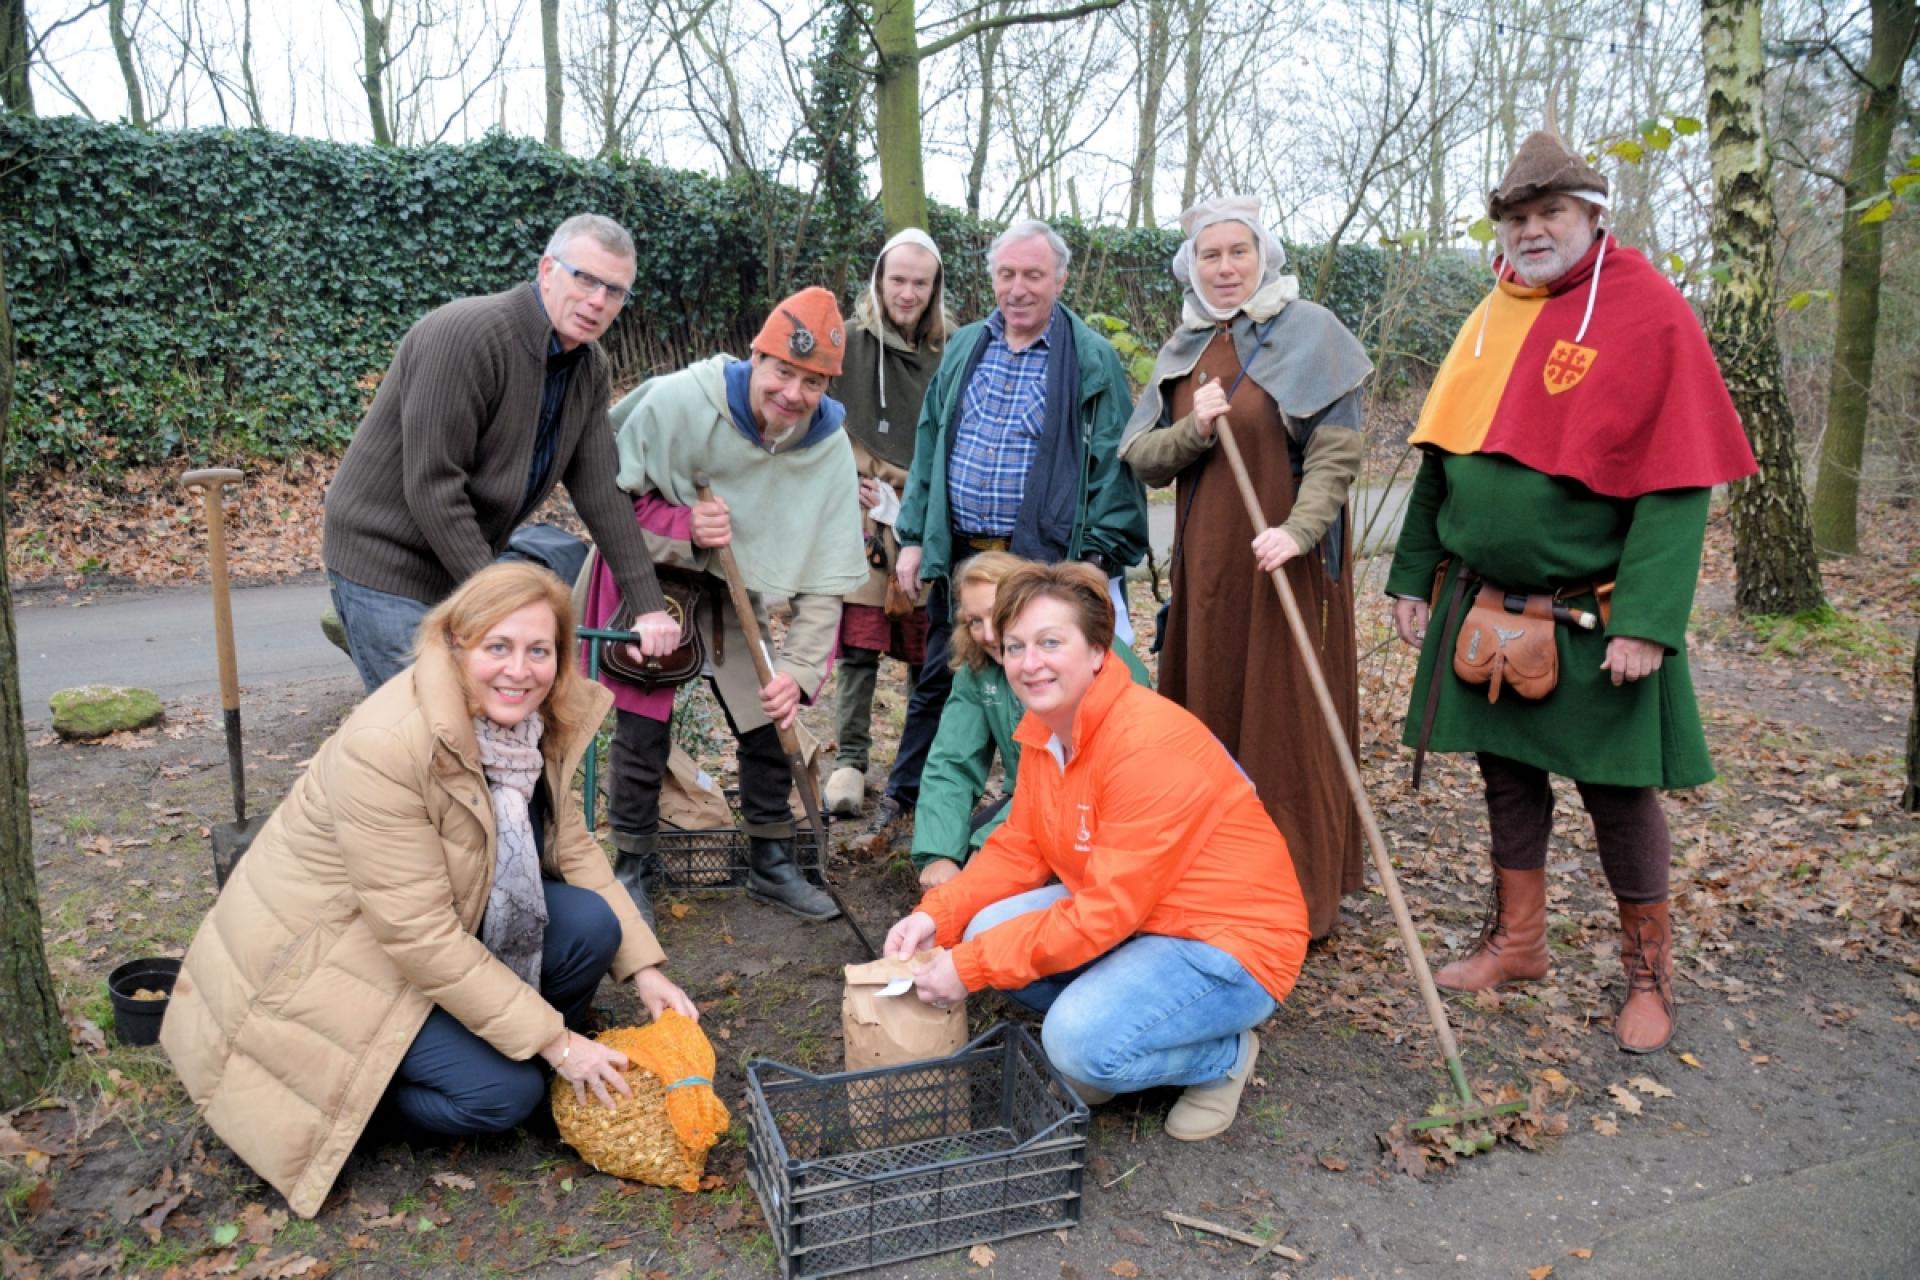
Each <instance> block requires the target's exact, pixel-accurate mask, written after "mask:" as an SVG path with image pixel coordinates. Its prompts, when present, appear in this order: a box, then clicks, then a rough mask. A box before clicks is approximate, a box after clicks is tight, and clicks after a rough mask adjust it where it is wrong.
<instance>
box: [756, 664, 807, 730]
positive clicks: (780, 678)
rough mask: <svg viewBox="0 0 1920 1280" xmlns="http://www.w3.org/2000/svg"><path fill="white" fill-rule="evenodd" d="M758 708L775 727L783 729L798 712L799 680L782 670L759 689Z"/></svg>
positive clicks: (790, 723) (791, 722)
mask: <svg viewBox="0 0 1920 1280" xmlns="http://www.w3.org/2000/svg"><path fill="white" fill-rule="evenodd" d="M760 709H761V710H762V711H764V712H766V713H767V719H769V720H771V721H773V723H774V725H775V727H777V728H781V729H785V728H787V727H789V726H790V725H792V724H793V722H794V720H795V718H796V717H798V716H799V714H800V682H799V681H797V680H795V679H794V678H793V677H792V676H790V675H788V674H787V673H786V672H784V671H782V672H781V673H780V674H778V675H776V676H775V677H774V678H773V679H772V680H771V681H769V682H768V683H767V684H766V685H765V686H764V687H763V688H762V689H761V690H760Z"/></svg>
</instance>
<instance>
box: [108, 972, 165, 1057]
mask: <svg viewBox="0 0 1920 1280" xmlns="http://www.w3.org/2000/svg"><path fill="white" fill-rule="evenodd" d="M179 976H180V962H179V961H178V960H166V959H161V958H159V957H157V956H156V957H154V958H152V959H148V960H129V961H127V962H126V963H125V964H123V965H121V966H120V967H119V968H118V969H115V970H114V971H113V972H112V973H110V974H108V975H107V994H108V995H110V996H112V997H113V1034H114V1036H115V1037H116V1038H117V1039H118V1040H119V1041H120V1043H121V1044H154V1043H156V1042H157V1041H158V1040H159V1039H160V1020H161V1019H162V1018H164V1017H166V1016H167V1002H168V1000H169V998H170V997H171V996H172V995H173V982H174V979H176V978H178V977H179ZM143 991H145V992H154V991H160V992H164V993H166V994H164V995H162V996H161V997H160V998H159V999H157V1000H156V999H154V998H153V996H151V995H148V996H147V997H146V998H145V999H141V998H140V995H139V993H140V992H143Z"/></svg>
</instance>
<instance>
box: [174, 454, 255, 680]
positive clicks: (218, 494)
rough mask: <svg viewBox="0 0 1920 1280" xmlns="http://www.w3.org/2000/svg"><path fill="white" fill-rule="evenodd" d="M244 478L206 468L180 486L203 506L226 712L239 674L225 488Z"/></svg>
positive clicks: (228, 470)
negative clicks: (202, 498) (196, 493)
mask: <svg viewBox="0 0 1920 1280" xmlns="http://www.w3.org/2000/svg"><path fill="white" fill-rule="evenodd" d="M245 478H246V476H245V474H244V473H243V472H240V471H236V470H234V469H233V468H232V467H207V468H204V469H202V470H199V471H189V472H187V473H186V474H185V475H183V476H181V477H180V484H181V486H182V487H183V488H185V489H187V490H188V491H189V492H191V491H192V490H194V489H199V490H201V491H202V492H203V493H204V494H205V495H206V502H207V548H208V559H209V560H210V561H211V562H212V566H213V630H214V644H215V646H216V647H217V649H218V651H219V654H220V706H221V708H222V709H223V710H226V711H237V710H239V708H240V673H239V671H238V669H237V667H236V666H235V662H234V653H233V599H232V596H231V594H230V593H229V590H228V585H227V509H226V503H225V501H224V498H225V496H226V488H227V486H228V485H231V484H239V483H240V482H241V481H242V480H244V479H245Z"/></svg>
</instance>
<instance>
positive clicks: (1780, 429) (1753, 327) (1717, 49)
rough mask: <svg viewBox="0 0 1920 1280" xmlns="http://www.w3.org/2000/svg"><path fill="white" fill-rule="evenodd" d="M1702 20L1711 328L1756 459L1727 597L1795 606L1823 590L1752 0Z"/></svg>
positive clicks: (1711, 0)
mask: <svg viewBox="0 0 1920 1280" xmlns="http://www.w3.org/2000/svg"><path fill="white" fill-rule="evenodd" d="M1700 30H1701V44H1702V47H1703V49H1704V51H1705V54H1706V82H1707V150H1708V163H1709V167H1710V169H1711V170H1712V173H1713V232H1712V239H1713V243H1714V244H1715V245H1716V246H1718V247H1719V250H1720V252H1719V254H1718V255H1717V260H1716V262H1715V264H1714V265H1715V269H1716V274H1717V275H1718V276H1719V279H1718V281H1717V283H1716V284H1715V285H1714V288H1713V297H1712V300H1711V302H1710V303H1709V305H1708V308H1707V335H1708V337H1709V338H1710V339H1711V341H1712V343H1713V350H1714V355H1715V356H1716V357H1718V359H1719V361H1720V371H1721V373H1722V375H1723V376H1724V377H1725V378H1726V380H1727V389H1728V390H1729V391H1730V392H1732V393H1733V403H1734V407H1735V408H1737V409H1738V410H1739V411H1740V419H1741V421H1742V422H1744V423H1745V424H1746V428H1747V438H1748V439H1749V440H1751V441H1752V443H1753V452H1754V456H1755V457H1756V458H1757V459H1758V460H1759V463H1760V473H1759V474H1758V475H1756V476H1753V477H1751V478H1749V479H1746V480H1741V481H1737V482H1735V483H1734V485H1733V486H1732V497H1733V505H1732V512H1731V518H1732V522H1733V564H1734V574H1735V587H1734V603H1735V606H1736V607H1737V608H1738V609H1739V610H1740V612H1741V613H1744V614H1756V613H1759V614H1776V613H1784V614H1792V613H1800V612H1802V611H1804V610H1807V609H1813V608H1817V607H1818V606H1819V605H1821V604H1822V603H1824V602H1825V597H1824V595H1823V594H1822V591H1821V586H1820V564H1819V561H1818V559H1817V558H1816V557H1815V555H1814V551H1813V529H1812V526H1811V525H1810V524H1809V523H1808V521H1807V497H1806V490H1805V488H1804V487H1803V486H1802V484H1801V479H1800V455H1799V453H1798V452H1797V451H1796V450H1795V445H1794V434H1793V411H1792V410H1791V409H1790V408H1789V407H1788V405H1787V396H1786V388H1785V385H1784V384H1783V382H1782V380H1781V375H1780V341H1779V337H1778V335H1777V334H1776V333H1775V331H1774V322H1773V293H1774V270H1773V246H1774V239H1775V223H1774V211H1773V161H1772V158H1771V157H1770V156H1769V155H1768V153H1767V122H1766V115H1765V113H1764V111H1763V105H1764V104H1763V101H1762V95H1763V92H1764V88H1765V85H1764V80H1765V74H1766V68H1765V64H1764V63H1763V61H1762V59H1761V55H1760V0H1702V3H1701V6H1700ZM1722 268H1724V272H1722V271H1721V269H1722Z"/></svg>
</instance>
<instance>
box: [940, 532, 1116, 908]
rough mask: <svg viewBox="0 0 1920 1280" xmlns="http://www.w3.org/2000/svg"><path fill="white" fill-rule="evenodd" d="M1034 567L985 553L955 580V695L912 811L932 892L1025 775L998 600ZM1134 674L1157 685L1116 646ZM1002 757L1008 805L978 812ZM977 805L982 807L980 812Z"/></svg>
mask: <svg viewBox="0 0 1920 1280" xmlns="http://www.w3.org/2000/svg"><path fill="white" fill-rule="evenodd" d="M1027 563H1029V562H1028V561H1027V560H1025V559H1023V558H1021V557H1020V556H1016V555H1013V554H1011V553H1010V552H1006V551H983V552H981V553H980V554H978V555H976V556H974V557H973V558H972V559H970V560H967V561H966V562H965V563H963V564H962V565H961V566H960V571H959V572H958V573H956V574H955V575H954V578H953V582H954V598H955V601H956V603H957V604H958V605H959V609H958V613H957V616H956V617H955V618H954V624H953V658H952V659H951V663H950V665H951V666H952V667H953V691H952V692H951V693H949V694H948V695H947V702H946V706H945V707H944V708H942V710H941V712H940V727H939V729H938V730H936V731H935V733H934V738H933V747H932V749H931V750H930V751H929V752H928V755H927V767H926V770H925V771H924V772H923V773H922V775H921V780H920V803H919V806H918V808H917V809H916V810H915V813H914V825H913V852H912V857H913V865H914V866H915V867H917V868H919V870H920V883H921V885H922V886H923V887H925V888H929V889H931V888H932V887H933V886H935V885H938V884H944V883H946V882H947V881H948V880H951V879H953V877H954V876H956V875H958V874H959V873H960V867H961V865H962V864H963V863H965V862H966V860H967V858H968V857H969V856H970V855H971V854H972V853H973V851H974V850H975V849H978V848H979V847H980V846H981V845H982V844H984V843H986V839H987V837H988V836H990V835H992V834H993V830H994V828H995V827H998V826H999V825H1000V821H1001V819H1003V818H1004V817H1006V813H1007V805H1006V800H1005V798H1004V797H1006V796H1011V795H1012V794H1013V785H1014V779H1015V778H1016V777H1017V776H1018V774H1019V771H1020V746H1019V744H1018V743H1016V742H1015V741H1014V740H1013V731H1014V728H1015V727H1016V726H1017V725H1019V723H1020V717H1021V716H1022V715H1023V714H1025V708H1024V707H1022V706H1021V705H1020V702H1019V700H1018V699H1017V698H1015V697H1014V696H1013V690H1012V689H1010V688H1009V687H1008V686H1007V675H1006V672H1005V671H1004V670H1002V669H1001V666H1000V638H999V637H998V636H997V635H995V634H994V631H993V602H994V598H995V596H996V595H997V593H998V592H999V589H1000V584H1001V583H1002V582H1003V581H1005V580H1006V578H1007V575H1009V574H1011V573H1012V572H1013V571H1014V570H1015V569H1018V568H1020V567H1021V566H1023V565H1025V564H1027ZM1113 647H1114V651H1115V652H1117V653H1118V654H1119V655H1120V656H1121V658H1122V659H1124V660H1125V662H1126V664H1127V669H1128V670H1129V671H1131V672H1132V673H1133V679H1134V683H1136V684H1141V685H1145V686H1147V687H1148V688H1151V687H1152V686H1153V679H1152V677H1150V676H1149V675H1148V674H1147V669H1146V667H1145V666H1143V665H1142V664H1141V662H1140V659H1139V658H1138V657H1136V656H1134V652H1133V650H1132V649H1130V648H1128V647H1127V646H1126V644H1125V643H1124V642H1122V641H1120V640H1118V639H1116V640H1115V641H1114V644H1113ZM996 753H997V754H998V755H999V757H1000V765H1001V768H1002V770H1004V772H1005V773H1006V780H1005V781H1004V782H1003V783H1002V787H1001V794H1002V797H1003V798H1002V799H1000V800H996V801H993V802H992V803H991V804H988V805H985V806H980V800H981V797H982V796H984V795H985V794H986V791H987V774H988V773H989V772H991V770H992V769H993V760H994V756H995V755H996ZM976 806H980V807H979V808H978V810H977V811H976Z"/></svg>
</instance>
